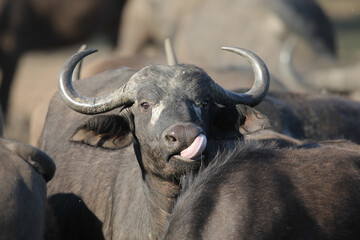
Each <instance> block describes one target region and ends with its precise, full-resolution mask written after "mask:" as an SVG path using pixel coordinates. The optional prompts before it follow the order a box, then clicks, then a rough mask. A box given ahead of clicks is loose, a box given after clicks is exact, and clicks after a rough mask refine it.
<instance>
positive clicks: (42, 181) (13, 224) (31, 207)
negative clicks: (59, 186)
mask: <svg viewBox="0 0 360 240" xmlns="http://www.w3.org/2000/svg"><path fill="white" fill-rule="evenodd" d="M54 171H55V165H54V162H53V161H52V159H51V158H49V157H48V156H47V155H46V154H45V153H43V152H42V151H40V150H38V149H36V148H33V147H31V146H29V145H26V144H22V143H18V142H15V141H11V140H7V139H4V138H1V137H0V183H1V184H0V192H1V194H0V202H1V204H0V239H34V240H35V239H43V237H44V232H45V207H46V182H47V181H49V180H50V179H51V178H52V177H53V175H54Z"/></svg>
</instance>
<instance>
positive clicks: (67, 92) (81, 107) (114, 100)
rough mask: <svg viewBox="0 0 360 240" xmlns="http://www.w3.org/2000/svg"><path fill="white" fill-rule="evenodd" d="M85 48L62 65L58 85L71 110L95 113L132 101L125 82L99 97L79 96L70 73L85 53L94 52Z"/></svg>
mask: <svg viewBox="0 0 360 240" xmlns="http://www.w3.org/2000/svg"><path fill="white" fill-rule="evenodd" d="M96 51H97V50H95V49H87V50H84V51H81V52H78V53H76V54H74V55H73V56H71V57H70V58H69V59H68V60H67V61H66V62H65V64H64V65H63V67H62V69H61V71H60V74H59V81H58V87H59V92H60V95H61V97H62V99H63V101H64V102H65V103H66V104H67V105H68V106H69V107H70V108H71V109H73V110H75V111H77V112H80V113H84V114H97V113H103V112H107V111H110V110H112V109H114V108H116V107H119V106H123V105H125V104H129V103H132V102H133V101H132V100H131V97H130V96H131V93H130V92H129V91H127V84H124V85H123V86H122V87H121V88H119V89H117V90H115V91H113V92H111V93H109V94H107V95H104V96H101V97H96V98H88V97H83V96H80V95H79V94H78V93H77V92H76V91H75V89H74V87H73V85H72V75H73V72H74V69H75V67H76V65H77V64H78V63H79V62H80V61H81V60H82V59H83V58H84V57H86V56H87V55H89V54H92V53H94V52H96Z"/></svg>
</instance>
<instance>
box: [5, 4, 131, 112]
mask: <svg viewBox="0 0 360 240" xmlns="http://www.w3.org/2000/svg"><path fill="white" fill-rule="evenodd" d="M124 3H125V1H124V0H106V1H102V0H90V1H89V0H77V1H63V0H55V1H46V0H3V1H1V3H0V68H1V71H2V78H1V85H0V103H1V106H2V109H3V111H4V115H6V112H7V107H8V98H9V90H10V87H11V82H12V79H13V77H14V73H15V71H16V67H17V63H18V61H19V59H20V57H21V56H22V55H23V54H24V53H26V52H27V51H31V50H35V49H44V48H54V47H59V46H64V45H67V44H73V43H76V42H80V41H84V40H86V39H89V38H90V37H91V36H93V35H94V34H96V33H100V34H102V35H103V36H105V37H107V38H108V39H109V41H110V42H111V43H112V44H113V45H115V43H116V39H117V34H118V33H117V32H118V25H119V19H120V15H121V11H122V8H123V5H124Z"/></svg>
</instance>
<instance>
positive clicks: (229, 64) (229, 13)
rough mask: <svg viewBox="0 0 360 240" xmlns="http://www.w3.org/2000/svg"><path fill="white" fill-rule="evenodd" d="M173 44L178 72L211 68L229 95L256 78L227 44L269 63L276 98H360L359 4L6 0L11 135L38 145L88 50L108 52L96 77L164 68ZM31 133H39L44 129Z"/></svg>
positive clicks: (93, 69) (3, 50)
mask: <svg viewBox="0 0 360 240" xmlns="http://www.w3.org/2000/svg"><path fill="white" fill-rule="evenodd" d="M166 37H170V38H171V39H172V41H173V44H174V48H175V52H176V54H177V56H178V60H179V62H180V63H181V62H183V63H194V64H196V65H199V66H201V67H203V68H204V69H205V71H207V72H209V74H210V75H211V76H214V79H215V80H216V81H219V82H220V84H222V85H223V86H224V87H226V88H228V89H235V88H242V87H247V85H246V83H247V81H246V79H247V78H248V79H250V81H251V77H250V76H251V72H250V71H248V69H246V67H244V66H246V64H244V63H242V62H239V60H238V59H235V60H233V59H232V58H231V57H232V56H231V54H230V55H228V54H226V53H223V52H221V51H220V46H225V45H230V46H238V47H244V48H248V49H250V50H252V51H254V52H256V53H257V54H258V55H259V56H261V57H262V58H263V59H264V60H265V62H266V64H267V65H268V67H269V69H270V73H271V75H272V80H273V81H272V90H281V91H288V90H290V91H295V92H297V91H298V92H304V91H305V92H308V91H309V92H315V93H319V94H320V93H329V92H330V93H335V94H341V95H346V96H349V97H351V98H353V99H359V97H358V93H357V92H358V90H359V89H360V81H358V79H357V78H358V76H359V75H360V63H359V59H360V41H359V40H360V39H359V38H360V2H359V1H358V0H342V1H338V0H319V1H315V0H306V1H305V0H302V1H298V0H271V1H269V0H226V1H224V0H199V1H189V0H187V1H186V0H167V1H165V0H156V1H155V0H127V1H125V0H124V1H122V0H106V1H105V0H101V1H100V0H72V1H68V0H62V1H60V0H1V1H0V68H1V73H2V76H1V80H0V84H1V85H0V86H1V89H0V101H1V105H2V108H3V110H4V112H5V114H6V124H5V129H4V135H5V136H6V137H8V138H12V139H16V140H20V141H23V142H30V134H29V127H30V116H31V115H33V116H34V115H35V117H36V115H44V113H39V112H41V111H39V110H38V109H39V108H38V106H39V104H43V105H44V106H45V107H43V109H44V108H45V109H46V102H47V101H48V99H49V98H50V96H51V95H52V93H53V92H54V91H55V90H56V88H57V75H58V72H59V70H60V68H61V66H62V64H63V63H64V61H65V60H66V59H67V58H68V57H69V56H70V55H71V54H73V53H74V52H76V51H77V50H78V48H79V47H80V45H81V44H83V43H86V44H87V45H88V47H91V48H97V49H99V50H100V51H99V54H96V55H95V56H92V57H91V58H90V60H89V61H88V60H86V62H85V63H84V68H83V71H82V76H89V75H92V74H96V73H97V72H99V71H103V70H106V69H111V68H115V67H118V66H120V65H126V66H130V67H136V68H141V67H142V66H145V65H147V64H148V63H165V60H164V57H163V56H164V53H163V41H164V39H165V38H166ZM357 66H359V67H357ZM224 74H225V75H224ZM226 75H230V76H232V78H233V79H234V81H227V80H226V77H223V76H226ZM239 76H241V79H243V78H244V80H243V81H244V85H241V84H239V81H236V80H238V78H239ZM250 83H251V82H250ZM40 109H41V108H40ZM33 124H35V125H36V124H39V126H36V127H35V129H41V121H40V120H38V121H35V123H34V122H33ZM40 131H41V130H40ZM32 143H34V142H32Z"/></svg>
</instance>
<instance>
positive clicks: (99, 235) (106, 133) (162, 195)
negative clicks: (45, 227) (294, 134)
mask: <svg viewBox="0 0 360 240" xmlns="http://www.w3.org/2000/svg"><path fill="white" fill-rule="evenodd" d="M135 75H136V78H135V79H136V80H135V83H136V84H137V87H136V88H135V90H133V96H134V103H133V104H131V105H127V106H124V107H122V108H119V109H114V110H112V111H111V112H109V113H105V114H97V115H95V116H88V115H83V114H79V113H76V112H74V111H73V110H71V109H69V108H68V107H67V106H66V105H65V104H64V103H63V102H62V100H61V98H60V96H59V94H56V95H55V96H54V98H53V99H52V101H51V103H50V107H49V111H48V115H47V119H46V122H45V126H44V130H43V133H42V136H41V139H40V147H41V149H43V150H45V151H46V152H47V153H48V154H49V155H50V156H51V157H52V158H54V159H55V162H56V164H57V168H58V170H57V174H56V176H55V178H54V179H53V181H52V182H51V183H50V184H49V187H48V198H49V203H50V205H51V207H52V209H54V215H55V218H56V219H57V221H58V227H59V229H60V232H61V235H60V237H61V238H63V239H92V238H96V239H158V238H159V237H160V236H161V233H162V232H163V230H164V228H165V225H166V223H167V218H168V216H169V214H170V211H171V209H172V207H173V203H174V200H175V199H176V197H177V196H178V194H179V192H180V185H179V181H180V177H181V176H182V175H183V174H186V173H189V172H196V171H197V170H198V169H199V167H200V166H201V165H202V164H205V163H207V162H208V161H209V160H210V159H211V157H212V155H213V154H214V152H216V150H217V149H218V148H223V147H225V145H227V144H228V145H233V144H234V140H236V139H241V138H242V136H243V133H244V134H245V133H246V134H251V133H252V132H256V131H259V130H262V129H264V128H267V127H268V126H269V122H268V120H267V118H266V117H265V116H263V115H262V114H261V113H259V112H257V111H255V110H253V109H252V108H250V107H247V106H245V105H241V104H239V105H231V104H230V105H229V106H226V107H224V106H220V105H217V104H215V103H214V102H213V95H212V94H213V93H212V92H210V91H209V90H208V88H207V87H206V86H208V85H207V81H208V79H209V76H208V75H207V74H206V73H205V72H204V71H202V70H201V69H199V68H197V67H195V66H192V65H176V66H173V67H169V66H161V65H150V66H148V67H145V68H144V69H142V70H140V71H139V72H136V71H134V70H130V69H126V68H121V69H117V70H113V71H108V72H104V73H101V74H100V75H97V76H94V77H91V78H88V79H85V80H81V81H76V82H74V87H75V89H78V90H79V93H80V94H81V95H83V96H102V95H104V94H105V93H108V92H111V91H112V90H113V89H118V88H119V87H120V86H122V85H123V84H124V82H125V81H127V80H128V79H129V78H130V77H131V76H135ZM135 83H134V82H132V84H135ZM204 84H205V85H204ZM224 121H225V123H226V124H225V123H224ZM174 126H177V127H175V128H174ZM178 126H180V127H178ZM184 126H190V128H186V127H184ZM183 128H184V129H190V130H186V131H185V132H183V133H181V134H179V135H178V136H176V137H177V138H178V139H179V142H180V143H181V144H179V145H177V146H176V147H172V146H171V141H170V143H169V142H168V141H167V139H168V137H166V136H167V134H170V135H171V133H172V132H173V131H174V132H176V131H178V130H179V129H183ZM243 128H246V129H247V130H248V131H245V130H243ZM191 129H192V130H191ZM194 131H195V135H194ZM180 132H181V131H180ZM199 133H202V134H204V135H205V136H206V137H207V141H208V144H207V147H206V149H205V151H204V152H203V154H202V156H201V160H200V159H198V160H193V159H187V158H185V157H182V156H180V155H179V154H180V152H181V151H182V150H184V149H185V148H187V147H188V146H189V145H190V144H191V143H192V142H193V141H194V139H195V137H196V136H197V134H199ZM170 139H171V137H170ZM94 193H96V194H94ZM85 216H86V217H85ZM89 226H90V227H89ZM134 229H136V231H134Z"/></svg>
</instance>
